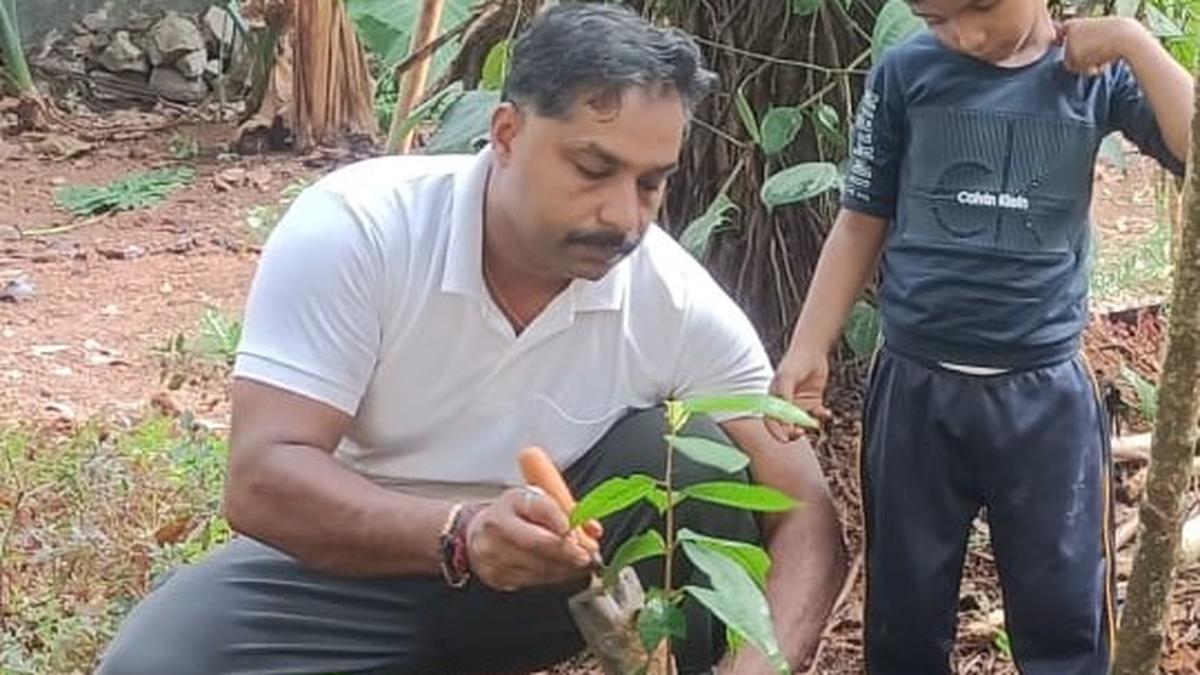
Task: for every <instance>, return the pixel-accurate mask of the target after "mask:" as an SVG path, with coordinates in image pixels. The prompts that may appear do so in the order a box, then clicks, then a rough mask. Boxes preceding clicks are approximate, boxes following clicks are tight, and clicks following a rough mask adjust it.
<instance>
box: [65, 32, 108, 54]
mask: <svg viewBox="0 0 1200 675" xmlns="http://www.w3.org/2000/svg"><path fill="white" fill-rule="evenodd" d="M96 37H97V36H95V35H93V34H92V33H84V34H83V35H76V36H75V37H74V39H72V40H71V45H72V46H74V47H75V49H77V50H78V51H79V53H80V54H93V53H95V52H98V51H100V50H101V49H104V46H103V45H100V44H98V42H99V41H98V40H97V39H96Z"/></svg>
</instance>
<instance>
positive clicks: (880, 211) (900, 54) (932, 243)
mask: <svg viewBox="0 0 1200 675" xmlns="http://www.w3.org/2000/svg"><path fill="white" fill-rule="evenodd" d="M1112 131H1120V132H1123V133H1124V135H1125V136H1126V137H1127V138H1129V139H1130V140H1131V141H1133V143H1134V144H1136V145H1137V146H1138V147H1139V148H1140V149H1141V150H1142V151H1143V152H1146V153H1147V154H1149V155H1151V156H1153V157H1155V158H1156V159H1158V160H1159V161H1160V162H1161V163H1162V164H1163V165H1164V166H1166V167H1167V168H1168V169H1170V170H1171V171H1173V172H1176V173H1179V174H1182V173H1183V164H1182V162H1180V161H1179V160H1178V159H1177V158H1176V157H1174V156H1173V155H1172V154H1171V152H1170V151H1169V150H1168V149H1167V147H1166V145H1165V143H1164V142H1163V139H1162V135H1161V133H1160V132H1159V129H1158V124H1157V123H1156V121H1155V119H1154V114H1153V112H1152V111H1151V109H1150V105H1149V102H1148V101H1147V100H1146V98H1145V97H1144V95H1143V94H1142V91H1141V90H1140V88H1139V87H1138V85H1137V83H1136V82H1135V81H1134V78H1133V74H1132V72H1131V71H1130V70H1129V67H1128V65H1127V64H1125V63H1124V62H1117V63H1115V64H1112V65H1111V66H1109V67H1108V68H1107V69H1105V71H1104V72H1103V73H1102V74H1100V75H1098V76H1094V77H1086V76H1080V75H1075V74H1072V73H1070V72H1069V71H1067V70H1066V69H1065V67H1064V66H1063V63H1062V49H1061V48H1058V47H1055V48H1052V49H1051V50H1050V51H1049V52H1047V54H1046V55H1045V56H1043V57H1042V58H1041V59H1040V60H1038V61H1036V62H1035V63H1032V64H1029V65H1027V66H1025V67H1021V68H1000V67H998V66H994V65H992V64H989V63H985V62H983V61H979V60H977V59H974V58H971V57H969V56H966V55H964V54H960V53H958V52H955V51H952V50H950V49H947V48H946V47H944V46H943V45H942V44H941V43H940V42H938V40H937V39H936V38H935V37H934V36H933V35H932V34H930V33H922V34H920V35H918V36H917V37H914V38H913V39H911V40H909V41H908V42H906V43H904V44H901V45H898V46H896V47H893V48H892V49H890V50H889V51H888V52H887V54H886V56H885V57H884V58H883V59H882V60H881V62H880V63H879V64H878V65H877V66H876V67H875V68H874V69H873V70H872V71H871V74H870V77H869V78H868V82H867V89H866V92H865V93H864V96H863V100H862V102H861V104H860V107H859V111H858V114H857V118H856V120H855V129H854V136H853V144H852V148H851V161H850V166H849V170H848V172H847V175H846V180H845V187H844V189H843V192H842V205H843V206H845V207H846V208H849V209H852V210H854V211H859V212H862V213H867V214H871V215H875V216H879V217H882V218H886V219H888V221H889V225H888V232H887V236H886V239H885V243H884V250H883V258H882V284H881V287H880V307H881V313H882V318H883V330H884V335H885V339H886V341H887V343H888V344H889V346H891V347H892V348H895V349H897V350H898V351H901V352H906V353H909V354H912V355H914V356H918V357H922V358H927V359H930V360H935V361H950V362H955V363H964V364H972V365H981V366H995V367H1004V368H1013V367H1018V368H1019V367H1032V366H1036V365H1041V364H1044V363H1049V362H1053V361H1056V360H1059V359H1062V358H1066V357H1069V356H1070V355H1072V354H1073V353H1074V352H1076V351H1077V350H1078V349H1079V340H1080V334H1081V333H1082V331H1083V328H1084V325H1085V323H1086V322H1087V286H1088V282H1087V273H1088V255H1089V251H1090V247H1091V227H1090V223H1089V211H1090V206H1091V200H1092V178H1093V169H1094V165H1095V160H1096V153H1097V151H1098V149H1099V147H1100V142H1101V140H1102V139H1103V138H1104V137H1105V136H1106V135H1108V134H1109V133H1110V132H1112Z"/></svg>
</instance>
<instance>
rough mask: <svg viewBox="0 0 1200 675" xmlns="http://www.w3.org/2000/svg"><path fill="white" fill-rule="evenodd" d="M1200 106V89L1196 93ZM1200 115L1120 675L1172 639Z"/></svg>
mask: <svg viewBox="0 0 1200 675" xmlns="http://www.w3.org/2000/svg"><path fill="white" fill-rule="evenodd" d="M1196 100H1197V107H1198V108H1200V86H1197V88H1196ZM1198 161H1200V115H1196V116H1195V118H1194V119H1193V121H1192V149H1191V158H1190V161H1189V162H1188V166H1189V169H1188V178H1187V181H1186V185H1185V187H1184V200H1183V209H1184V217H1183V218H1182V219H1181V227H1182V231H1181V232H1180V235H1179V236H1178V237H1177V238H1176V241H1177V242H1178V246H1177V248H1176V249H1175V255H1174V258H1175V260H1174V263H1175V264H1174V281H1173V284H1172V289H1171V305H1170V308H1171V309H1170V318H1169V324H1168V328H1167V355H1166V359H1165V361H1164V363H1163V375H1162V380H1161V382H1160V384H1159V391H1160V395H1159V399H1158V400H1159V404H1158V415H1157V418H1156V419H1155V421H1154V442H1153V446H1152V448H1151V451H1150V454H1151V457H1152V458H1153V459H1152V461H1151V463H1150V474H1149V477H1148V479H1147V483H1146V497H1145V500H1144V501H1143V502H1142V505H1141V508H1140V510H1139V515H1140V519H1141V522H1142V530H1141V533H1140V535H1139V538H1140V541H1141V544H1140V545H1139V547H1138V551H1137V557H1136V558H1135V559H1134V564H1133V572H1132V574H1131V576H1130V579H1129V589H1128V601H1127V603H1126V606H1125V610H1124V616H1123V617H1122V621H1121V633H1120V636H1119V638H1118V640H1117V647H1118V649H1117V657H1116V661H1115V663H1114V666H1113V673H1114V675H1153V673H1156V672H1157V670H1158V662H1159V658H1160V656H1161V654H1162V650H1163V643H1164V640H1165V636H1166V614H1167V609H1168V607H1169V605H1170V598H1171V588H1172V585H1173V583H1174V579H1175V568H1176V563H1177V555H1178V553H1179V544H1180V533H1181V526H1182V524H1183V518H1184V516H1185V509H1186V503H1185V498H1186V496H1187V489H1188V485H1189V482H1190V479H1191V473H1192V472H1191V468H1192V459H1193V454H1194V452H1195V448H1196V446H1197V440H1198V438H1200V426H1198V424H1200V166H1197V162H1198Z"/></svg>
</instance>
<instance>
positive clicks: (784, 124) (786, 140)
mask: <svg viewBox="0 0 1200 675" xmlns="http://www.w3.org/2000/svg"><path fill="white" fill-rule="evenodd" d="M803 124H804V115H803V114H801V112H800V110H799V109H797V108H792V107H787V106H779V107H774V108H771V109H770V110H768V111H767V115H766V117H763V121H762V132H761V133H760V134H759V135H760V136H761V138H762V149H763V152H765V153H767V154H768V155H774V154H777V153H780V152H782V151H783V149H784V148H786V147H787V146H788V145H789V144H790V143H791V142H792V140H793V139H795V138H796V134H797V133H798V132H799V131H800V127H801V126H802V125H803Z"/></svg>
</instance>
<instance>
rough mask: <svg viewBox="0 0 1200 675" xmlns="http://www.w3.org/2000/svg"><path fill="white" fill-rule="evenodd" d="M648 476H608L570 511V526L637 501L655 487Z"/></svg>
mask: <svg viewBox="0 0 1200 675" xmlns="http://www.w3.org/2000/svg"><path fill="white" fill-rule="evenodd" d="M657 487H658V485H657V484H656V483H655V481H654V479H653V478H651V477H650V476H646V475H643V474H634V475H632V476H629V477H627V478H625V477H617V478H610V479H608V480H606V481H604V482H603V483H601V484H599V485H597V486H596V487H594V488H592V491H591V492H589V493H587V494H586V495H584V497H583V499H581V500H579V503H578V504H576V505H575V508H574V509H573V510H572V511H571V527H578V526H579V525H582V524H583V523H586V522H587V521H589V520H592V519H593V518H595V519H600V518H603V517H605V516H610V515H612V514H614V513H616V512H618V511H623V510H625V509H627V508H629V507H630V506H633V505H634V504H636V503H638V502H639V501H641V500H642V499H644V498H645V497H646V496H647V495H649V494H650V493H651V492H653V491H654V490H655V489H657Z"/></svg>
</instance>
